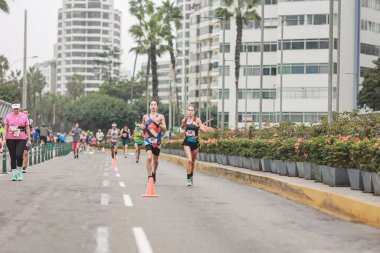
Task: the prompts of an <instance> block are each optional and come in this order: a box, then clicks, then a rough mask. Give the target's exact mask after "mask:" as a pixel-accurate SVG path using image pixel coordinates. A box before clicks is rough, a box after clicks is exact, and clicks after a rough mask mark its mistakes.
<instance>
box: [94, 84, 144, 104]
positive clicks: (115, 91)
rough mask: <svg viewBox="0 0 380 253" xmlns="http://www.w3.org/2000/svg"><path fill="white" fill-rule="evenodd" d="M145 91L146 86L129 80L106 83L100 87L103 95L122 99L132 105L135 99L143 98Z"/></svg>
mask: <svg viewBox="0 0 380 253" xmlns="http://www.w3.org/2000/svg"><path fill="white" fill-rule="evenodd" d="M137 81H138V80H137ZM144 91H145V87H144V85H142V84H141V83H139V82H135V81H132V80H128V79H122V80H118V81H115V80H112V81H106V82H104V83H103V84H102V85H101V86H100V89H99V92H100V93H101V94H106V95H109V96H111V97H116V98H120V99H123V100H124V101H130V103H132V98H133V97H134V98H136V97H140V96H142V94H143V93H144Z"/></svg>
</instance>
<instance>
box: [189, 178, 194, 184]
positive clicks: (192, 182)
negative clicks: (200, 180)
mask: <svg viewBox="0 0 380 253" xmlns="http://www.w3.org/2000/svg"><path fill="white" fill-rule="evenodd" d="M190 180H191V185H193V184H194V181H193V177H191V178H190Z"/></svg>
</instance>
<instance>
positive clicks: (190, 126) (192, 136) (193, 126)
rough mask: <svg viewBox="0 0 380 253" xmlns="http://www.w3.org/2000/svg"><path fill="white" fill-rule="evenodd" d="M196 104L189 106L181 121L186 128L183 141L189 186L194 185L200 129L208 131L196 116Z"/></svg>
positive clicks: (184, 128) (182, 126)
mask: <svg viewBox="0 0 380 253" xmlns="http://www.w3.org/2000/svg"><path fill="white" fill-rule="evenodd" d="M194 114H195V110H194V106H192V105H189V106H188V107H187V117H186V118H184V119H183V120H182V122H181V128H182V129H183V130H185V139H184V141H183V143H182V145H183V149H184V150H185V154H186V158H187V167H186V171H187V186H192V185H193V173H194V166H195V159H196V158H197V154H198V148H199V140H198V135H199V130H200V131H202V132H206V131H207V130H206V127H205V126H204V125H203V124H202V121H201V119H199V118H196V117H195V116H194Z"/></svg>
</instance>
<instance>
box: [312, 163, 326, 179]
mask: <svg viewBox="0 0 380 253" xmlns="http://www.w3.org/2000/svg"><path fill="white" fill-rule="evenodd" d="M324 166H325V165H315V166H314V170H313V171H314V178H315V181H316V182H319V183H323V175H322V170H323V167H324Z"/></svg>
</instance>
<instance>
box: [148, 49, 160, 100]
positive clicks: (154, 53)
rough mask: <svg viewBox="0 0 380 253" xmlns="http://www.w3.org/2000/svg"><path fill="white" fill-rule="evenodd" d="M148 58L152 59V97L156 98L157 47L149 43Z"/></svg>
mask: <svg viewBox="0 0 380 253" xmlns="http://www.w3.org/2000/svg"><path fill="white" fill-rule="evenodd" d="M149 52H150V58H151V60H152V66H151V67H152V99H154V100H157V102H159V101H158V100H159V99H158V74H157V48H156V45H154V44H151V45H150V49H149Z"/></svg>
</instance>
